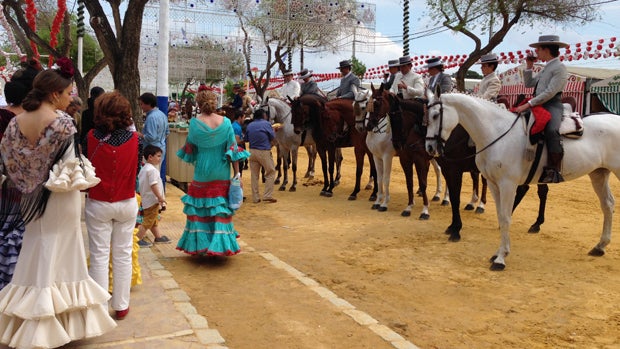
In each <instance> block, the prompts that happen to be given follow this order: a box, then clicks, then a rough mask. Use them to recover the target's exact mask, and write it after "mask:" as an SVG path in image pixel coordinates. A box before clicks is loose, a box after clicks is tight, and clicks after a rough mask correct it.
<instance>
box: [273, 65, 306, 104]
mask: <svg viewBox="0 0 620 349" xmlns="http://www.w3.org/2000/svg"><path fill="white" fill-rule="evenodd" d="M282 75H283V76H284V84H283V85H282V87H280V88H279V89H278V93H279V94H280V99H281V100H283V101H285V102H287V103H289V98H290V99H295V98H297V97H299V93H300V91H301V87H300V86H299V82H297V81H295V80H293V71H292V70H285V71H284V72H282Z"/></svg>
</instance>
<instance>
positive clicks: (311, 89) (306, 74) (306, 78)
mask: <svg viewBox="0 0 620 349" xmlns="http://www.w3.org/2000/svg"><path fill="white" fill-rule="evenodd" d="M299 79H301V80H302V81H303V82H302V83H301V93H300V96H303V95H306V94H314V95H317V96H323V95H322V94H321V90H319V86H318V85H317V84H316V81H314V80H313V79H312V72H311V71H308V69H305V68H304V69H303V70H302V71H300V72H299Z"/></svg>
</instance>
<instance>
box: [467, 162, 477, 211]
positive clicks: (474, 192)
mask: <svg viewBox="0 0 620 349" xmlns="http://www.w3.org/2000/svg"><path fill="white" fill-rule="evenodd" d="M469 174H470V175H471V182H472V183H473V188H472V194H471V201H470V202H468V203H467V205H465V209H464V210H465V211H473V210H474V208H475V207H476V204H477V203H478V187H479V186H480V173H478V172H475V171H471V172H470V173H469Z"/></svg>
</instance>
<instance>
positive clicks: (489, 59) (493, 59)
mask: <svg viewBox="0 0 620 349" xmlns="http://www.w3.org/2000/svg"><path fill="white" fill-rule="evenodd" d="M484 63H499V60H498V59H497V55H496V54H495V53H488V54H486V55H482V57H480V61H478V62H476V64H484Z"/></svg>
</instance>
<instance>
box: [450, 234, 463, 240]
mask: <svg viewBox="0 0 620 349" xmlns="http://www.w3.org/2000/svg"><path fill="white" fill-rule="evenodd" d="M448 241H450V242H459V241H461V234H450V237H449V238H448Z"/></svg>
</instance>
